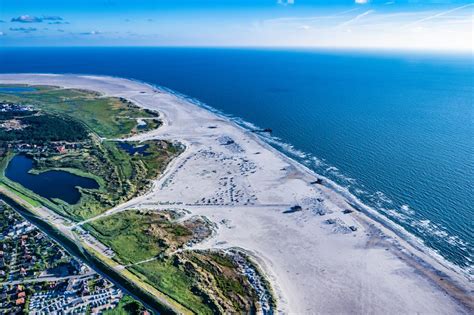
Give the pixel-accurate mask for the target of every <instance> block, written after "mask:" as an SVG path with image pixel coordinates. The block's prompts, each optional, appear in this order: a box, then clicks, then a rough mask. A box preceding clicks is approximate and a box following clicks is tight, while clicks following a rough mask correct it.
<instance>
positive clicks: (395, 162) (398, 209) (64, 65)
mask: <svg viewBox="0 0 474 315" xmlns="http://www.w3.org/2000/svg"><path fill="white" fill-rule="evenodd" d="M0 61H1V62H0V72H59V73H95V74H107V75H116V76H122V77H128V78H134V79H137V80H143V81H146V82H149V83H153V84H158V85H162V86H166V87H168V88H171V89H174V90H176V91H179V92H181V93H183V94H186V95H189V96H192V97H194V98H196V99H198V100H200V101H202V102H204V103H206V104H208V105H210V106H212V107H214V108H216V109H218V110H221V111H222V112H224V113H226V114H229V115H232V116H234V117H238V118H241V119H243V120H244V121H245V122H250V123H252V124H255V125H257V126H259V127H269V128H272V129H273V131H274V136H275V137H277V138H278V141H277V142H275V139H269V140H271V141H273V144H274V145H275V146H277V147H278V148H280V149H281V150H284V151H285V152H287V153H288V154H290V155H292V156H293V157H295V158H297V159H298V160H299V161H301V162H302V163H305V164H306V165H307V166H309V167H311V168H313V169H314V170H315V171H317V172H319V173H321V174H323V175H325V176H328V177H330V178H331V179H333V180H335V181H336V182H337V183H339V184H340V185H342V186H344V187H348V189H349V190H350V191H351V192H352V193H354V194H355V195H356V196H357V197H359V198H360V199H361V200H363V201H364V202H365V203H366V204H368V205H370V206H373V207H374V208H376V209H377V210H378V211H379V212H381V213H383V214H384V215H385V216H387V217H388V218H390V219H391V220H393V221H394V222H396V223H398V224H400V225H401V226H403V227H404V228H405V229H406V230H408V231H409V232H411V233H413V234H414V235H416V236H418V237H420V238H421V239H422V240H423V241H424V242H425V244H427V245H428V246H429V247H431V248H432V249H434V250H436V251H437V252H439V253H440V254H441V255H442V256H444V257H445V258H447V259H448V260H450V261H451V262H454V263H456V264H458V265H460V266H462V267H464V268H466V269H468V268H469V267H471V268H472V265H473V259H474V257H473V253H474V245H473V244H474V227H473V222H474V209H473V205H474V197H473V194H472V191H474V189H473V188H474V187H473V185H474V184H473V182H474V181H473V178H474V125H473V122H474V119H473V118H474V117H473V115H474V114H473V111H474V109H473V108H474V104H473V99H474V68H473V66H474V62H473V59H472V57H471V56H465V57H463V56H434V55H429V56H424V55H421V54H418V55H410V54H399V55H387V54H385V55H384V54H381V53H370V54H369V53H367V54H361V53H351V52H345V53H343V52H314V51H283V50H280V51H271V50H232V49H177V48H176V49H173V48H38V49H32V48H28V49H0ZM285 144H286V145H285Z"/></svg>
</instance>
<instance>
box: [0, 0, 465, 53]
mask: <svg viewBox="0 0 474 315" xmlns="http://www.w3.org/2000/svg"><path fill="white" fill-rule="evenodd" d="M473 9H474V5H473V2H472V1H456V0H453V1H449V0H439V1H415V0H405V1H397V0H382V1H379V0H352V1H348V0H332V1H321V0H253V1H251V0H239V1H237V0H167V1H162V0H153V1H152V0H75V1H66V0H61V1H59V0H41V1H39V0H0V45H3V46H226V47H228V46H240V47H241V46H251V47H275V46H276V47H323V48H356V49H357V48H361V49H364V48H368V49H374V48H375V49H378V48H382V49H417V50H450V51H472V46H473V44H474V43H473V21H474V18H473Z"/></svg>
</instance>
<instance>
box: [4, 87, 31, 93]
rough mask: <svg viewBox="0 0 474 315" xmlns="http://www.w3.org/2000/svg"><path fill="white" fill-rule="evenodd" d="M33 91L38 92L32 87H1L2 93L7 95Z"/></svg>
mask: <svg viewBox="0 0 474 315" xmlns="http://www.w3.org/2000/svg"><path fill="white" fill-rule="evenodd" d="M33 91H36V88H34V87H31V86H0V93H6V94H18V93H23V92H33Z"/></svg>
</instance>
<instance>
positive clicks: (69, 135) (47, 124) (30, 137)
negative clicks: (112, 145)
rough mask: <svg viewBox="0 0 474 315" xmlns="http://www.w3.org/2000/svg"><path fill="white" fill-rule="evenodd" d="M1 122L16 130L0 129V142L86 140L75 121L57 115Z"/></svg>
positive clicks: (81, 127)
mask: <svg viewBox="0 0 474 315" xmlns="http://www.w3.org/2000/svg"><path fill="white" fill-rule="evenodd" d="M15 118H16V119H14V120H1V119H0V124H1V123H2V122H3V123H6V122H13V123H16V124H18V128H17V129H12V130H7V129H5V128H0V141H28V143H30V144H42V143H45V142H50V141H69V142H73V141H81V140H85V139H86V138H87V134H88V132H87V129H86V128H85V127H84V126H83V125H82V124H81V123H79V122H77V121H76V120H72V119H70V118H67V117H64V116H57V115H49V114H43V115H33V116H22V117H15Z"/></svg>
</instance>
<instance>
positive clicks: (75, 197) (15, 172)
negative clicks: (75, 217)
mask: <svg viewBox="0 0 474 315" xmlns="http://www.w3.org/2000/svg"><path fill="white" fill-rule="evenodd" d="M32 168H33V160H32V159H31V158H29V157H27V156H26V155H21V154H20V155H16V156H15V157H13V159H12V160H11V161H10V163H9V164H8V166H7V169H6V170H5V176H6V177H7V178H8V179H10V180H12V181H14V182H17V183H19V184H21V185H23V187H25V188H28V189H29V190H31V191H33V192H34V193H36V194H38V195H40V196H42V197H44V198H48V199H50V200H51V199H53V198H58V199H61V200H63V201H65V202H67V203H69V204H75V203H77V202H78V201H79V199H81V193H80V192H79V189H78V187H82V188H89V189H97V188H99V184H98V183H97V182H96V181H95V180H93V179H91V178H86V177H82V176H78V175H75V174H72V173H69V172H65V171H57V170H52V171H46V172H42V173H40V174H31V173H28V172H29V171H30V170H31V169H32Z"/></svg>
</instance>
